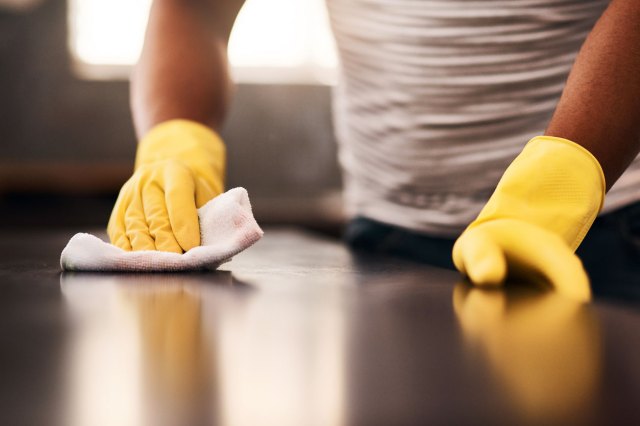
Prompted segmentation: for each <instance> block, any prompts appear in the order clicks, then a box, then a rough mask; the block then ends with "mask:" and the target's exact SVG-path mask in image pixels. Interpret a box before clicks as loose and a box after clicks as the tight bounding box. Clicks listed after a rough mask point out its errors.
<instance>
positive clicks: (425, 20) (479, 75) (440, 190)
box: [327, 0, 640, 236]
mask: <svg viewBox="0 0 640 426" xmlns="http://www.w3.org/2000/svg"><path fill="white" fill-rule="evenodd" d="M607 4H608V1H605V0H440V1H430V0H327V6H328V9H329V15H330V18H331V25H332V28H333V31H334V35H335V38H336V42H337V45H338V50H339V56H340V63H341V65H340V79H339V83H338V85H337V87H336V89H335V91H334V100H333V103H334V105H333V109H334V124H335V128H336V135H337V139H338V142H339V159H340V163H341V165H342V167H343V170H344V183H345V199H346V205H347V208H348V211H349V213H350V214H351V215H361V216H365V217H369V218H372V219H376V220H379V221H381V222H385V223H390V224H395V225H398V226H402V227H405V228H410V229H413V230H417V231H423V232H427V233H431V234H436V235H448V236H453V235H456V234H458V233H459V232H461V231H462V230H463V229H464V228H465V227H466V225H467V224H468V223H469V222H471V221H472V220H473V219H474V218H475V217H476V216H477V215H478V213H479V212H480V209H481V208H482V207H483V206H484V204H485V203H486V202H487V200H488V198H489V196H490V195H491V194H492V192H493V190H494V189H495V186H496V184H497V183H498V180H499V179H500V177H501V176H502V174H503V172H504V170H505V169H506V168H507V166H508V165H509V164H510V163H511V161H512V160H513V159H514V158H515V157H516V155H518V153H519V152H520V151H521V150H522V148H523V147H524V145H525V144H526V143H527V141H528V140H529V139H531V138H532V137H534V136H537V135H540V134H543V133H544V129H545V128H546V126H547V124H548V122H549V120H550V118H551V116H552V114H553V111H554V109H555V106H556V103H557V101H558V99H559V97H560V94H561V92H562V89H563V87H564V84H565V81H566V79H567V76H568V73H569V71H570V69H571V66H572V64H573V61H574V59H575V57H576V55H577V53H578V50H579V49H580V46H581V45H582V43H583V42H584V39H585V38H586V36H587V35H588V33H589V31H590V30H591V28H592V27H593V25H594V24H595V22H596V21H597V19H598V18H599V17H600V15H601V14H602V12H603V10H604V9H605V8H606V6H607ZM603 143H606V141H603ZM639 184H640V163H639V162H638V161H637V160H636V161H634V163H633V164H632V165H631V167H630V168H629V170H627V172H626V173H625V174H624V176H623V177H622V178H621V179H620V180H619V181H618V183H617V184H616V185H615V186H614V188H613V189H612V190H611V191H610V193H609V195H608V196H607V201H606V203H605V211H610V210H612V209H615V208H617V207H620V206H622V205H625V204H628V203H630V202H632V201H637V200H640V186H639Z"/></svg>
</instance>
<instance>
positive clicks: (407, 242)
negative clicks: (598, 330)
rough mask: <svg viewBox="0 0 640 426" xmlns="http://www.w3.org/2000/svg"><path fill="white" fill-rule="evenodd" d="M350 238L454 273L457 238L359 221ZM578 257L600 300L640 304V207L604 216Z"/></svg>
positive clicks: (363, 247)
mask: <svg viewBox="0 0 640 426" xmlns="http://www.w3.org/2000/svg"><path fill="white" fill-rule="evenodd" d="M344 239H345V241H346V243H347V244H348V245H349V246H350V247H351V248H352V249H353V250H356V251H366V252H373V253H376V254H382V255H390V256H396V257H402V258H405V259H408V260H413V261H417V262H421V263H426V264H429V265H433V266H438V267H441V268H447V269H454V266H453V262H452V260H451V250H452V249H453V243H454V242H455V238H446V237H436V236H430V235H426V234H421V233H417V232H412V231H410V230H407V229H404V228H400V227H397V226H393V225H388V224H384V223H381V222H378V221H375V220H372V219H368V218H365V217H356V218H354V219H352V220H351V221H350V222H349V223H348V225H347V227H346V230H345V233H344ZM576 253H577V255H578V256H579V257H580V259H581V260H582V263H583V265H584V267H585V269H586V270H587V272H588V274H589V277H590V278H591V282H592V286H593V291H594V294H595V295H596V296H598V295H602V296H607V297H613V298H617V299H624V300H635V301H640V202H638V203H633V204H631V205H629V206H626V207H623V208H621V209H618V210H616V211H613V212H610V213H607V214H605V215H602V216H599V217H598V218H597V219H596V220H595V222H594V224H593V226H592V227H591V230H590V231H589V233H588V234H587V236H586V238H585V239H584V241H583V242H582V244H581V245H580V247H579V248H578V250H577V252H576Z"/></svg>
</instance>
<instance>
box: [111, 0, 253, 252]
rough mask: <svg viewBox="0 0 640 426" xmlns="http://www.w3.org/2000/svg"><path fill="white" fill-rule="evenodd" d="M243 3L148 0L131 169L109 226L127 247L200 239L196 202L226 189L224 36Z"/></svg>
mask: <svg viewBox="0 0 640 426" xmlns="http://www.w3.org/2000/svg"><path fill="white" fill-rule="evenodd" d="M241 6H242V1H241V0H155V1H154V2H153V5H152V7H151V12H150V16H149V22H148V25H147V32H146V38H145V43H144V48H143V51H142V55H141V57H140V60H139V62H138V64H137V66H136V68H135V70H134V72H133V76H132V81H131V106H132V110H133V118H134V123H135V128H136V133H137V135H138V139H139V140H140V143H139V144H138V148H137V152H136V166H135V170H134V173H133V175H132V176H131V178H130V179H129V180H128V181H127V182H126V183H125V184H124V185H123V187H122V189H121V190H120V194H119V195H118V199H117V200H116V203H115V205H114V208H113V211H112V213H111V217H110V219H109V224H108V226H107V233H108V234H109V238H110V240H111V242H112V243H113V244H114V245H116V246H117V247H120V248H122V249H124V250H160V251H169V252H175V253H182V252H185V251H188V250H190V249H191V248H193V247H196V246H198V245H200V226H199V220H198V214H197V210H196V209H197V208H199V207H201V206H203V205H204V204H205V203H206V202H207V201H208V200H210V199H212V198H214V197H215V196H217V195H218V194H220V193H221V192H222V191H223V190H224V172H225V147H224V143H223V142H222V140H221V139H220V137H219V136H218V134H217V133H216V130H218V128H219V127H220V125H221V123H222V121H223V119H224V116H225V113H226V110H227V105H228V103H229V99H230V97H231V91H232V84H231V80H230V78H229V72H228V63H227V55H226V49H227V42H228V38H229V33H230V31H231V28H232V26H233V22H234V20H235V17H236V15H237V13H238V11H239V9H240V7H241Z"/></svg>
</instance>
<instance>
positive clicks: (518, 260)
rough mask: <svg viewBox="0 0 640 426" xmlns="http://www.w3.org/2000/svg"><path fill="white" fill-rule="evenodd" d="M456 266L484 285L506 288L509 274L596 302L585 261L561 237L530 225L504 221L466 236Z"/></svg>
mask: <svg viewBox="0 0 640 426" xmlns="http://www.w3.org/2000/svg"><path fill="white" fill-rule="evenodd" d="M453 253H454V255H453V261H454V264H455V265H456V268H457V269H458V270H459V271H460V272H462V273H463V274H465V275H467V276H468V277H469V279H470V280H471V282H472V283H473V284H475V285H478V286H496V285H500V284H502V283H503V282H504V281H505V280H506V279H507V275H509V276H510V277H511V278H516V279H519V280H524V281H527V282H530V283H534V284H538V285H540V286H545V285H550V286H551V287H552V288H554V289H556V290H557V291H558V292H560V293H562V294H565V295H567V296H569V297H570V298H571V299H574V300H581V301H586V300H589V298H590V288H589V278H588V277H587V274H586V272H585V271H584V269H583V267H582V263H581V262H580V259H578V257H577V256H576V255H575V254H574V253H573V251H572V250H571V249H570V248H569V246H568V245H567V244H566V243H565V242H564V241H563V240H562V239H561V238H560V237H558V236H557V235H556V234H554V233H552V232H549V231H547V230H545V229H543V228H541V227H538V226H535V225H531V224H529V223H527V222H524V221H520V220H514V219H502V220H495V221H491V222H486V223H482V224H480V225H478V226H477V227H475V228H473V229H470V230H469V231H467V232H465V233H464V234H463V235H462V236H461V237H460V238H459V239H458V241H456V245H455V246H454V251H453Z"/></svg>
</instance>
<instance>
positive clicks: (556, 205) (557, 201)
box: [469, 136, 606, 250]
mask: <svg viewBox="0 0 640 426" xmlns="http://www.w3.org/2000/svg"><path fill="white" fill-rule="evenodd" d="M605 188H606V187H605V178H604V174H603V172H602V168H601V167H600V163H598V160H597V159H596V158H595V157H594V156H593V155H592V154H591V153H590V152H589V151H587V150H586V149H585V148H583V147H582V146H580V145H578V144H576V143H574V142H572V141H570V140H568V139H562V138H557V137H552V136H538V137H535V138H533V139H531V140H530V141H529V143H527V145H526V146H525V148H524V149H523V150H522V152H521V153H520V155H518V157H516V159H515V160H514V161H513V162H512V163H511V165H510V166H509V167H508V168H507V170H506V171H505V173H504V175H503V176H502V179H501V180H500V182H499V183H498V186H497V187H496V190H495V192H494V193H493V195H492V196H491V198H490V199H489V201H488V202H487V204H486V205H485V207H484V208H483V209H482V211H481V212H480V215H479V216H478V218H477V219H476V220H475V221H474V222H473V223H472V224H471V225H469V228H472V227H475V226H476V225H478V224H480V223H484V222H488V221H492V220H495V219H517V220H522V221H525V222H528V223H532V224H535V225H538V226H540V227H542V228H544V229H546V230H548V231H551V232H553V233H555V234H557V235H559V236H560V237H562V238H563V239H564V240H565V242H566V243H567V244H568V245H569V247H571V248H572V250H576V249H577V248H578V246H579V245H580V243H581V242H582V240H583V239H584V237H585V235H586V234H587V232H588V231H589V228H590V227H591V225H592V224H593V221H594V220H595V218H596V216H597V215H598V213H599V212H600V210H601V209H602V205H603V202H604V194H605Z"/></svg>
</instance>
